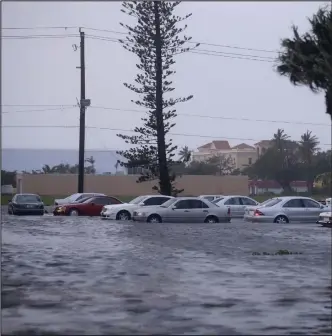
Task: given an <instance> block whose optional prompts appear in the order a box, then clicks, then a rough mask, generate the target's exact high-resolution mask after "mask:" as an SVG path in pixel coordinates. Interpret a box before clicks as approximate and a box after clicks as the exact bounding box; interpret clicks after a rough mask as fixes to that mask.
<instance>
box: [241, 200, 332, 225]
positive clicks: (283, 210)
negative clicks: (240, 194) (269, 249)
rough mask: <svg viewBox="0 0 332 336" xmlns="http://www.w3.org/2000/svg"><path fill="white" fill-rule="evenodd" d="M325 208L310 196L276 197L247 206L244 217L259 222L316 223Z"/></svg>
mask: <svg viewBox="0 0 332 336" xmlns="http://www.w3.org/2000/svg"><path fill="white" fill-rule="evenodd" d="M324 208H326V207H325V206H324V205H322V204H320V203H318V202H317V201H315V200H313V199H311V198H309V197H294V196H285V197H275V198H271V199H269V200H267V201H265V202H264V203H262V204H259V205H258V206H256V207H251V206H249V207H247V208H246V212H245V215H244V219H245V220H247V221H251V222H258V223H263V222H273V223H290V222H301V223H315V222H316V221H317V220H318V218H319V214H320V213H321V212H322V209H324Z"/></svg>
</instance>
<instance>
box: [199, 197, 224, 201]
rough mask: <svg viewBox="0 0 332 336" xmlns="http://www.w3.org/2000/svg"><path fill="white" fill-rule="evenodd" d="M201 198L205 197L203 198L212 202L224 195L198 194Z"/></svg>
mask: <svg viewBox="0 0 332 336" xmlns="http://www.w3.org/2000/svg"><path fill="white" fill-rule="evenodd" d="M198 197H199V198H203V199H206V200H208V201H210V202H212V201H214V200H216V199H218V198H221V197H224V196H223V195H200V196H198Z"/></svg>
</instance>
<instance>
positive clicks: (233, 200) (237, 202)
mask: <svg viewBox="0 0 332 336" xmlns="http://www.w3.org/2000/svg"><path fill="white" fill-rule="evenodd" d="M224 204H225V205H226V206H227V207H229V208H230V209H231V217H232V218H239V217H243V215H244V208H245V206H244V205H243V204H242V203H241V198H240V197H230V198H229V199H228V200H226V201H225V202H224ZM241 213H243V215H241Z"/></svg>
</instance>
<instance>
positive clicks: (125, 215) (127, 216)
mask: <svg viewBox="0 0 332 336" xmlns="http://www.w3.org/2000/svg"><path fill="white" fill-rule="evenodd" d="M130 219H131V215H130V213H129V212H128V211H126V210H122V211H119V212H118V213H117V215H116V220H130Z"/></svg>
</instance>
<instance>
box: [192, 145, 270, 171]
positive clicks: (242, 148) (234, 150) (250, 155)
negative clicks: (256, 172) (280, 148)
mask: <svg viewBox="0 0 332 336" xmlns="http://www.w3.org/2000/svg"><path fill="white" fill-rule="evenodd" d="M270 145H271V141H269V140H262V141H260V142H258V143H256V144H255V145H254V146H250V145H247V144H245V143H241V144H239V145H236V146H234V147H231V146H230V145H229V142H228V141H226V140H215V141H212V142H209V143H207V144H205V145H203V146H201V147H198V148H197V151H196V152H193V153H192V160H193V161H206V160H208V159H209V158H211V157H213V156H225V157H231V158H232V159H233V162H234V168H235V169H243V168H245V167H248V166H250V165H252V164H254V163H255V162H256V160H257V158H258V157H259V156H261V155H262V154H264V153H265V151H266V150H267V148H269V146H270Z"/></svg>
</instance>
